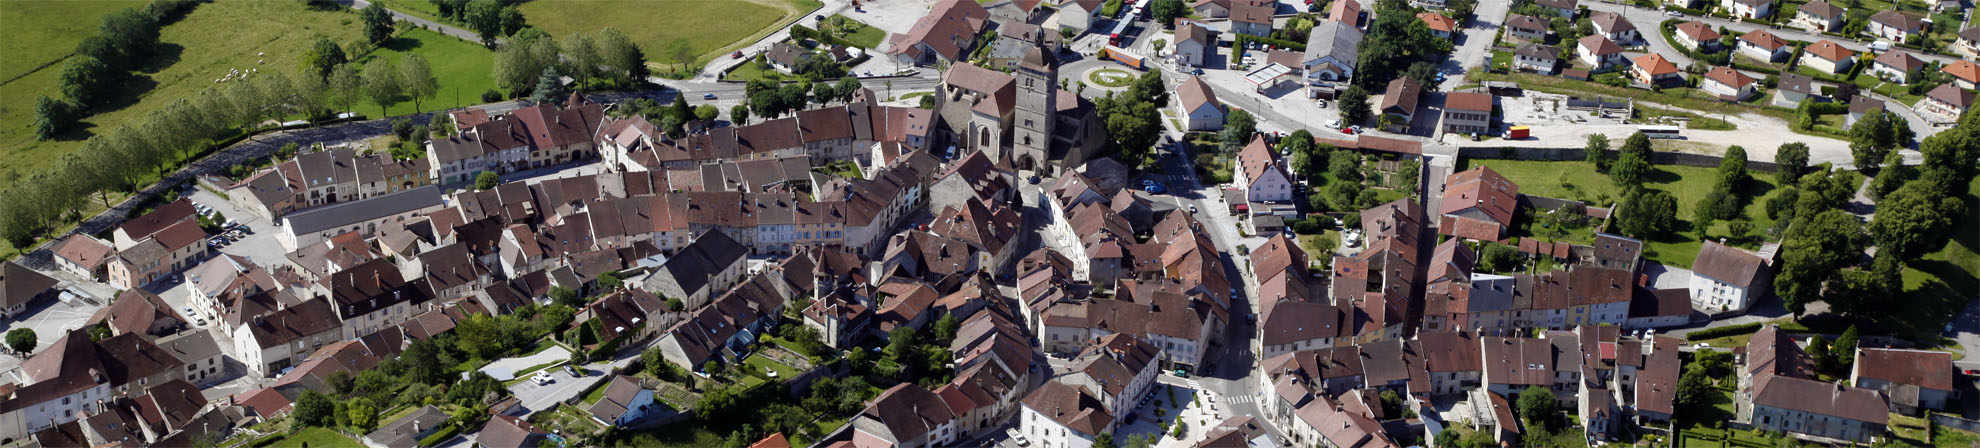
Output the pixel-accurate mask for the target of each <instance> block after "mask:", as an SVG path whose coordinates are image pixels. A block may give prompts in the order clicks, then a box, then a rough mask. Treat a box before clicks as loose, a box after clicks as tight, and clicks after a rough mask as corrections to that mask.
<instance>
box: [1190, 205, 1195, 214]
mask: <svg viewBox="0 0 1980 448" xmlns="http://www.w3.org/2000/svg"><path fill="white" fill-rule="evenodd" d="M1189 212H1190V213H1196V204H1190V205H1189Z"/></svg>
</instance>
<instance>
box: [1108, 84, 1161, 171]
mask: <svg viewBox="0 0 1980 448" xmlns="http://www.w3.org/2000/svg"><path fill="white" fill-rule="evenodd" d="M1102 102H1103V103H1112V104H1113V106H1112V107H1104V109H1113V111H1112V113H1106V114H1103V117H1104V118H1103V120H1105V122H1106V125H1107V136H1108V137H1112V138H1113V140H1114V149H1115V150H1116V153H1115V154H1116V156H1117V158H1118V159H1120V160H1122V161H1123V162H1124V163H1126V164H1127V165H1128V166H1139V165H1140V164H1141V163H1142V161H1143V160H1144V159H1146V156H1147V154H1148V153H1149V150H1150V149H1151V148H1153V147H1154V146H1155V140H1156V139H1158V138H1160V137H1161V133H1162V122H1161V120H1162V116H1161V113H1160V112H1159V111H1158V110H1157V109H1156V106H1155V104H1154V103H1150V102H1135V103H1133V104H1127V105H1121V104H1119V101H1118V99H1103V100H1102Z"/></svg>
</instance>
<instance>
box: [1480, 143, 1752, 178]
mask: <svg viewBox="0 0 1980 448" xmlns="http://www.w3.org/2000/svg"><path fill="white" fill-rule="evenodd" d="M1458 157H1459V158H1467V159H1505V160H1541V161H1560V160H1586V159H1587V158H1588V153H1587V152H1586V151H1584V150H1583V149H1581V148H1521V147H1496V148H1486V147H1464V148H1458ZM1723 160H1725V157H1720V156H1714V155H1706V154H1692V153H1683V152H1652V153H1650V163H1654V164H1659V165H1684V166H1698V167H1706V168H1713V167H1717V166H1719V162H1720V161H1723ZM1746 169H1747V171H1759V172H1767V173H1772V172H1774V170H1776V169H1778V168H1777V166H1776V165H1774V163H1773V162H1762V161H1758V160H1747V161H1746Z"/></svg>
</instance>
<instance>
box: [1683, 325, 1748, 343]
mask: <svg viewBox="0 0 1980 448" xmlns="http://www.w3.org/2000/svg"><path fill="white" fill-rule="evenodd" d="M1756 331H1760V323H1759V322H1748V323H1743V324H1738V325H1727V326H1723V327H1714V328H1707V329H1703V330H1698V331H1693V332H1691V333H1690V334H1686V335H1685V336H1684V337H1685V339H1690V340H1694V341H1696V340H1700V339H1712V338H1721V337H1726V336H1737V335H1742V334H1749V333H1753V332H1756Z"/></svg>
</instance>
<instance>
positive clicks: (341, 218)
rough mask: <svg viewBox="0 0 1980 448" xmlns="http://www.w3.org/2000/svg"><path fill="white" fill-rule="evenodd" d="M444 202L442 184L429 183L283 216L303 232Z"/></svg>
mask: <svg viewBox="0 0 1980 448" xmlns="http://www.w3.org/2000/svg"><path fill="white" fill-rule="evenodd" d="M441 205H442V203H441V200H440V187H437V186H433V185H427V186H424V187H419V188H414V189H411V190H406V191H401V192H398V193H392V194H388V195H384V196H374V197H371V198H368V199H361V200H356V201H351V202H345V203H341V204H335V205H330V206H325V207H317V208H313V209H309V210H304V211H300V212H296V213H291V214H289V215H288V216H285V217H283V218H282V219H283V220H284V221H286V222H287V223H288V224H287V225H288V226H289V230H290V231H292V232H295V234H297V235H302V234H306V233H312V232H321V231H324V230H328V229H334V228H337V227H342V226H346V225H350V224H352V223H357V222H363V221H367V220H371V219H376V218H379V217H384V216H391V215H396V214H400V213H405V212H409V211H413V210H419V209H422V208H427V207H439V206H441Z"/></svg>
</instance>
